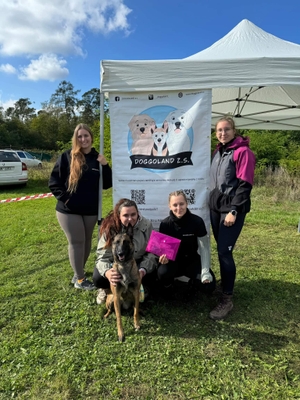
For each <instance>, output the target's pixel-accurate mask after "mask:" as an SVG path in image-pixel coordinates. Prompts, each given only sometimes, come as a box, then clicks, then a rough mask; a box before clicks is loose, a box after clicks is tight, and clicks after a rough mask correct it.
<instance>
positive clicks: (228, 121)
mask: <svg viewBox="0 0 300 400" xmlns="http://www.w3.org/2000/svg"><path fill="white" fill-rule="evenodd" d="M216 136H217V139H218V141H219V143H218V145H217V148H216V150H215V152H214V154H213V157H212V164H211V169H210V196H209V207H210V218H211V226H212V230H213V235H214V238H215V240H216V242H217V250H218V257H219V263H220V273H221V283H222V296H221V299H220V302H219V303H218V305H217V307H216V308H215V309H214V310H213V311H211V313H210V317H211V318H212V319H214V320H220V319H223V318H225V317H226V316H227V315H228V313H229V312H230V311H231V310H232V308H233V303H232V296H233V288H234V282H235V276H236V266H235V262H234V259H233V256H232V251H233V249H234V246H235V244H236V241H237V239H238V237H239V235H240V233H241V231H242V228H243V225H244V221H245V217H246V214H247V213H248V212H249V211H250V207H251V201H250V194H251V190H252V185H253V180H254V169H255V156H254V154H253V152H252V151H251V150H250V148H249V138H247V137H243V136H239V135H238V134H237V131H236V129H235V123H234V120H233V119H232V118H230V117H224V118H221V119H220V120H219V121H218V122H217V124H216Z"/></svg>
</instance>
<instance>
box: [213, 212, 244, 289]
mask: <svg viewBox="0 0 300 400" xmlns="http://www.w3.org/2000/svg"><path fill="white" fill-rule="evenodd" d="M226 215H227V213H218V212H215V211H212V210H211V211H210V222H211V227H212V231H213V235H214V238H215V241H216V242H217V250H218V257H219V263H220V274H221V281H222V287H223V292H224V293H227V294H232V293H233V288H234V282H235V276H236V266H235V262H234V259H233V255H232V252H233V249H234V246H235V244H236V241H237V240H238V237H239V236H240V233H241V231H242V228H243V226H244V222H245V217H246V214H244V213H238V214H237V217H236V221H235V224H234V225H232V226H225V225H224V219H225V217H226Z"/></svg>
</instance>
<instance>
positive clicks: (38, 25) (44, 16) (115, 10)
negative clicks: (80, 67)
mask: <svg viewBox="0 0 300 400" xmlns="http://www.w3.org/2000/svg"><path fill="white" fill-rule="evenodd" d="M0 8H1V13H0V54H2V55H5V56H20V55H40V54H45V53H52V54H61V55H64V56H66V55H68V54H78V55H83V54H84V50H83V49H82V38H83V35H84V31H85V30H86V29H87V30H92V31H94V32H100V33H102V34H107V33H110V32H112V31H117V30H121V31H123V32H125V33H128V32H129V23H128V20H127V17H128V15H129V13H130V12H131V10H130V9H129V8H128V7H127V6H126V5H125V4H124V0H63V1H61V0H52V1H51V2H50V1H41V0H14V1H7V0H0Z"/></svg>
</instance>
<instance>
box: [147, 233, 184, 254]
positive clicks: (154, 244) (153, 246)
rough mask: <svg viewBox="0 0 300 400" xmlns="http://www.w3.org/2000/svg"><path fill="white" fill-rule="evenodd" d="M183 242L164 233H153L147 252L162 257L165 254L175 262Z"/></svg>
mask: <svg viewBox="0 0 300 400" xmlns="http://www.w3.org/2000/svg"><path fill="white" fill-rule="evenodd" d="M180 242H181V240H180V239H176V238H173V237H172V236H169V235H165V234H164V233H160V232H156V231H152V232H151V235H150V238H149V241H148V244H147V247H146V251H148V252H149V253H153V254H156V255H157V256H161V255H162V254H165V255H166V256H167V258H168V259H169V260H172V261H174V260H175V258H176V255H177V251H178V248H179V245H180Z"/></svg>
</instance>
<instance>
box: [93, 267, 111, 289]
mask: <svg viewBox="0 0 300 400" xmlns="http://www.w3.org/2000/svg"><path fill="white" fill-rule="evenodd" d="M93 283H94V285H95V286H96V287H97V288H101V289H108V288H109V287H110V283H109V280H108V279H106V278H105V277H104V276H102V275H100V273H99V271H98V269H97V268H94V272H93Z"/></svg>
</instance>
